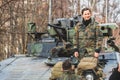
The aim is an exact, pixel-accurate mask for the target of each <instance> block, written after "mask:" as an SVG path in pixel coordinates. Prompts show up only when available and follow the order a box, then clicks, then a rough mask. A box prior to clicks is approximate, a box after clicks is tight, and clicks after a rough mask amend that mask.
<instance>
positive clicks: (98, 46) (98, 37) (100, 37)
mask: <svg viewBox="0 0 120 80" xmlns="http://www.w3.org/2000/svg"><path fill="white" fill-rule="evenodd" d="M102 44H103V34H102V32H101V31H100V26H98V23H97V25H96V49H95V52H97V53H99V52H100V51H101V49H102Z"/></svg>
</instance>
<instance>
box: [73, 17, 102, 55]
mask: <svg viewBox="0 0 120 80" xmlns="http://www.w3.org/2000/svg"><path fill="white" fill-rule="evenodd" d="M82 20H83V19H82V18H81V19H80V20H79V22H78V23H77V25H76V26H75V36H74V38H73V44H74V47H75V48H77V49H78V50H79V53H80V57H83V56H85V55H88V53H89V55H93V53H94V52H95V50H99V49H100V48H101V44H102V33H101V32H100V29H99V26H98V23H97V22H95V20H94V18H91V22H90V23H89V24H88V25H87V26H85V25H84V24H83V23H82ZM86 53H87V54H86Z"/></svg>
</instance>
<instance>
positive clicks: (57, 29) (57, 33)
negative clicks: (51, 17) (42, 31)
mask: <svg viewBox="0 0 120 80" xmlns="http://www.w3.org/2000/svg"><path fill="white" fill-rule="evenodd" d="M48 26H50V27H51V28H50V29H48V32H49V34H50V35H51V36H52V37H58V38H59V41H62V40H65V41H66V40H67V32H66V28H62V27H61V26H58V25H55V24H48Z"/></svg>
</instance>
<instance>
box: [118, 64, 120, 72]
mask: <svg viewBox="0 0 120 80" xmlns="http://www.w3.org/2000/svg"><path fill="white" fill-rule="evenodd" d="M118 72H120V63H119V65H118Z"/></svg>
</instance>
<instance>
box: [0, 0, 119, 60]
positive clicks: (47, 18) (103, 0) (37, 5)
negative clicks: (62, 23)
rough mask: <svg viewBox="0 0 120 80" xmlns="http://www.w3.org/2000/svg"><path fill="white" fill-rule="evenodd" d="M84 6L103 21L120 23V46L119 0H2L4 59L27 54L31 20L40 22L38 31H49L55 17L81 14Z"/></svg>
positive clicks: (0, 42) (1, 56) (0, 45)
mask: <svg viewBox="0 0 120 80" xmlns="http://www.w3.org/2000/svg"><path fill="white" fill-rule="evenodd" d="M84 7H89V8H91V9H92V12H93V16H94V17H95V18H96V20H97V21H98V22H99V23H117V25H118V26H119V28H118V29H117V30H115V31H114V35H113V36H115V37H116V40H115V43H116V45H120V18H119V17H120V1H119V0H0V60H3V59H6V58H9V57H11V56H12V55H14V54H26V52H27V51H26V46H27V44H28V34H27V28H28V25H27V24H28V23H29V22H35V23H36V28H37V29H36V30H37V32H46V30H47V28H48V26H47V24H48V23H51V22H52V21H53V20H54V19H57V18H70V17H73V16H76V15H79V14H80V13H81V9H82V8H84Z"/></svg>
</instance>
